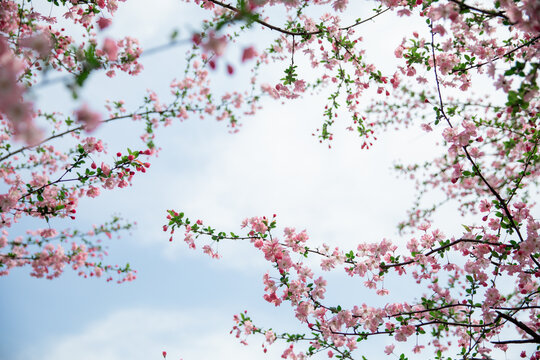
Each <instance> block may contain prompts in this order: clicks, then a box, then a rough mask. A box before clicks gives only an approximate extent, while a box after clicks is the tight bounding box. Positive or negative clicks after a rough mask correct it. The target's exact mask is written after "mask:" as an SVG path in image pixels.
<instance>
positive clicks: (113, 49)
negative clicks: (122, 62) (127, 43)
mask: <svg viewBox="0 0 540 360" xmlns="http://www.w3.org/2000/svg"><path fill="white" fill-rule="evenodd" d="M103 51H104V52H105V54H107V57H108V58H109V60H110V61H116V60H118V46H117V45H116V41H114V40H113V39H111V38H106V39H105V41H104V42H103Z"/></svg>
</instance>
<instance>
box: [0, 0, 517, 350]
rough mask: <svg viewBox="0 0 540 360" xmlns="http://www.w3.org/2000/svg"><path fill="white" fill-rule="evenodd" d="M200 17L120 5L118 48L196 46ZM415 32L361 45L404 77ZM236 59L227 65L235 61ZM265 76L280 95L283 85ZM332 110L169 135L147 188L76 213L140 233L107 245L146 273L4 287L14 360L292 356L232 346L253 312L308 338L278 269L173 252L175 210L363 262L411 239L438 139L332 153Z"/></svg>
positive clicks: (112, 128)
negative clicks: (406, 230) (266, 224)
mask: <svg viewBox="0 0 540 360" xmlns="http://www.w3.org/2000/svg"><path fill="white" fill-rule="evenodd" d="M199 19H200V9H197V8H196V7H194V6H193V5H186V4H183V3H181V2H177V1H172V0H171V1H169V0H163V1H160V2H159V5H158V6H149V5H148V2H145V1H143V0H129V1H127V2H126V3H120V10H119V11H118V13H117V15H116V16H115V22H114V25H113V27H112V28H111V29H110V30H108V31H109V33H108V34H107V35H109V36H116V35H118V36H120V35H122V34H124V35H125V34H129V35H130V36H134V37H136V38H139V39H140V41H141V44H142V45H143V48H151V47H152V46H155V45H160V44H163V43H166V42H167V38H168V35H169V34H170V33H171V32H172V30H173V29H174V28H179V29H180V38H186V37H187V38H189V37H190V36H191V32H192V31H193V30H194V29H197V26H198V24H199V22H198V21H199ZM417 25H418V24H417V23H414V22H411V20H409V19H405V20H404V19H396V18H382V17H381V19H380V22H378V23H376V24H368V25H366V27H365V28H364V29H363V30H362V31H365V32H366V35H365V39H366V42H367V45H366V46H367V47H368V48H370V49H372V51H373V54H374V55H373V56H377V57H378V58H377V61H378V63H379V64H381V66H383V67H384V66H387V67H391V66H392V60H391V59H392V56H393V49H394V47H395V46H396V45H397V44H399V43H400V41H401V37H402V36H403V35H404V34H405V33H406V32H407V31H410V30H411V29H415V26H417ZM397 29H399V31H396V30H397ZM421 29H422V28H419V30H421ZM424 30H425V29H424ZM373 34H377V36H374V35H373ZM381 38H385V39H388V43H391V44H393V45H392V46H390V45H388V44H387V43H384V44H383V43H382V42H381V41H380V39H381ZM243 41H246V43H249V42H250V41H252V39H251V38H248V39H245V40H243ZM185 51H186V48H185V47H177V48H173V49H170V50H168V51H165V52H161V53H158V54H155V55H151V56H148V57H146V58H144V59H143V60H142V62H143V64H144V67H145V70H144V71H143V73H142V74H141V75H139V76H138V77H128V76H122V75H119V76H118V77H117V78H115V79H114V80H109V79H108V78H106V77H105V76H103V75H99V74H97V75H93V77H92V78H91V79H90V80H89V83H88V85H87V86H86V87H85V89H84V90H83V92H82V93H81V99H80V100H79V102H78V103H74V102H73V101H71V100H70V98H69V93H68V92H67V91H66V90H65V89H64V87H63V85H62V84H56V85H51V86H49V87H47V88H43V89H40V91H39V93H37V94H36V97H37V99H38V101H39V103H40V104H41V106H42V107H43V108H49V109H57V110H61V111H64V112H66V113H68V112H69V111H71V110H73V109H75V108H76V107H77V106H78V104H80V103H81V102H87V103H89V104H91V105H93V106H96V107H98V106H101V104H102V103H103V101H104V100H105V99H107V98H110V99H120V98H122V99H125V100H126V103H127V104H128V105H131V104H137V101H138V99H140V98H141V96H143V94H144V91H145V89H147V88H151V89H156V91H157V92H158V94H160V93H166V91H167V86H168V83H169V82H170V80H171V79H172V78H174V77H180V75H181V73H182V71H183V67H182V66H183V64H184V61H183V59H184V53H185ZM236 55H237V54H235V53H233V52H231V53H230V54H228V55H226V56H229V57H230V61H235V59H234V57H235V56H236ZM218 71H222V72H223V68H221V69H218ZM280 71H281V70H280ZM235 76H236V77H228V76H225V75H220V77H219V78H220V79H221V80H220V81H221V82H219V83H218V85H217V86H221V87H223V88H231V87H233V86H234V85H235V83H236V82H238V81H242V80H245V79H246V77H245V76H243V75H242V73H241V70H238V71H237V74H236V75H235ZM266 76H268V77H269V78H270V79H274V81H276V79H279V78H280V77H281V76H282V75H281V73H273V72H269V73H268V74H266ZM322 100H324V96H314V97H311V98H307V99H304V100H299V101H295V102H292V103H290V104H285V105H282V104H280V103H279V102H276V101H272V100H264V103H263V104H264V105H265V106H264V110H262V111H260V112H259V113H258V114H257V115H256V116H255V117H251V118H247V119H245V120H244V121H243V126H242V128H241V131H240V132H239V133H237V134H229V133H228V131H227V128H226V126H225V124H223V123H218V122H216V121H212V120H205V121H201V120H198V119H189V120H187V121H185V122H182V123H175V124H173V125H172V126H171V127H169V128H167V129H165V130H163V129H161V130H160V131H158V133H157V140H156V142H157V144H158V146H160V147H161V148H162V149H163V150H162V151H161V153H160V154H159V157H158V158H156V159H154V160H153V161H152V166H151V168H150V169H149V171H148V172H147V174H145V175H144V176H139V177H137V178H136V179H135V180H134V183H133V186H132V187H130V188H128V189H124V190H118V191H116V190H115V191H113V192H103V193H102V195H101V196H100V197H98V198H96V199H84V200H83V201H81V202H80V205H79V208H78V214H77V227H80V228H82V229H85V228H86V229H88V228H90V227H91V225H92V224H99V223H102V222H103V221H106V220H108V219H109V218H110V216H111V215H113V214H120V215H122V216H123V217H125V218H127V219H130V220H133V221H136V222H137V227H136V228H135V229H134V230H132V231H131V233H130V234H125V235H124V236H122V238H121V239H113V240H111V241H110V242H109V243H108V245H109V254H110V256H109V259H108V261H109V262H111V263H120V264H123V263H125V262H129V263H130V264H131V266H132V267H133V268H135V269H137V271H138V276H137V280H135V281H134V282H130V283H124V284H121V285H117V284H114V283H107V282H105V281H104V280H103V279H82V278H80V277H78V276H76V275H75V274H74V273H73V272H71V271H69V270H68V271H66V272H65V273H64V274H63V275H62V276H61V277H60V278H58V279H55V280H52V281H49V280H44V279H34V278H31V277H30V276H29V270H28V269H15V270H13V271H12V272H11V273H10V274H9V276H6V277H3V278H0V307H1V308H2V309H3V310H2V311H1V312H0V323H1V324H2V327H1V330H0V359H1V360H34V359H36V360H38V359H39V360H67V359H70V360H71V359H77V360H85V359H101V360H120V359H131V360H143V359H145V360H149V359H160V358H161V352H162V351H167V353H168V354H169V356H168V359H169V358H170V359H180V358H183V359H184V360H188V359H190V360H192V359H193V360H194V359H197V360H204V359H215V358H217V357H219V358H235V359H273V358H279V356H280V354H281V351H282V350H283V349H284V347H283V345H279V344H277V345H274V346H273V347H270V349H269V352H268V353H267V354H264V353H263V351H262V348H261V343H262V340H263V339H262V338H256V337H252V338H250V339H248V342H249V343H250V346H244V345H241V344H240V343H239V342H238V340H237V339H235V338H234V336H232V335H230V334H229V331H230V330H231V327H232V326H233V321H232V317H233V315H234V314H237V313H239V312H241V311H244V310H248V312H249V314H250V315H252V317H253V319H254V320H255V322H256V324H259V325H260V326H264V327H271V328H274V329H276V330H277V331H280V330H292V331H294V330H295V329H297V330H302V328H301V327H298V324H297V322H296V321H295V319H294V315H293V312H292V310H291V309H290V308H289V307H288V306H282V307H280V308H275V307H274V306H273V305H271V304H268V303H266V302H265V301H264V300H263V299H262V295H263V290H264V286H263V284H262V276H263V274H264V273H265V272H266V271H268V270H271V267H270V266H269V264H267V263H266V262H265V260H264V258H263V257H262V256H261V254H259V253H258V252H257V251H255V250H254V249H252V247H251V245H250V244H248V243H240V242H235V243H223V244H221V245H220V248H219V251H220V253H221V255H222V258H221V259H220V260H213V259H210V258H209V257H208V256H206V255H204V254H201V252H200V251H192V250H189V249H188V248H187V246H185V244H184V243H183V242H182V241H181V238H180V237H178V238H177V239H176V240H175V241H173V242H172V243H170V242H169V241H168V235H167V234H166V233H163V231H162V230H161V228H162V226H163V225H164V224H165V222H166V221H165V216H166V210H167V209H175V210H178V211H184V212H185V213H186V214H188V216H190V217H191V218H201V219H204V220H205V222H206V223H208V224H213V226H215V227H217V228H219V229H224V230H226V231H235V232H239V229H240V224H241V222H242V220H243V219H245V218H246V217H251V216H263V215H266V216H271V215H272V214H274V213H275V214H277V216H278V217H277V220H278V228H279V229H283V228H284V227H286V226H290V227H296V228H297V229H298V230H302V229H306V230H307V231H308V233H309V235H310V242H311V244H313V245H316V244H322V243H327V244H330V245H331V246H338V245H339V246H340V247H343V248H354V247H355V244H358V243H360V242H375V241H379V240H381V239H382V238H395V239H397V238H398V236H397V227H396V225H397V223H398V222H399V221H400V220H403V219H404V217H405V212H406V210H407V208H408V207H409V206H410V205H411V204H412V201H413V199H414V195H413V182H412V181H410V180H407V179H402V178H398V177H397V175H396V174H395V173H394V172H393V171H392V166H393V164H394V163H395V161H405V162H407V163H408V162H410V163H413V162H418V161H423V160H426V159H428V158H429V156H432V154H433V152H434V151H437V150H436V147H435V143H436V142H437V141H438V138H437V136H438V135H437V133H436V132H434V133H430V134H427V133H425V132H422V131H420V130H419V129H418V128H415V127H413V128H411V129H405V130H399V131H398V132H393V133H392V132H389V133H383V134H380V136H379V140H378V141H376V142H375V144H374V146H373V147H372V148H371V149H369V150H368V151H365V150H361V149H360V146H361V144H362V142H361V141H360V139H358V138H357V137H356V136H355V135H354V134H352V133H348V132H347V131H344V129H343V128H344V126H342V127H339V124H338V125H337V126H336V128H335V129H334V130H335V132H336V136H335V137H336V140H335V141H334V143H333V144H332V149H328V147H327V146H326V145H324V144H323V145H321V144H319V142H318V141H317V139H316V138H315V137H313V136H312V135H311V134H312V133H313V131H314V129H316V128H317V127H318V126H319V125H320V123H321V122H322V110H321V108H320V104H321V103H322ZM138 131H139V129H137V128H136V124H133V123H131V122H123V123H122V122H117V123H114V124H110V125H107V127H106V128H105V127H104V128H101V129H99V130H98V132H97V133H96V137H99V138H104V139H106V141H107V143H108V149H109V152H110V153H116V152H117V151H124V149H125V147H126V144H134V145H131V146H137V144H139V146H140V142H138V140H137V139H136V136H137V134H138ZM119 134H122V136H119ZM128 146H129V145H128ZM449 214H450V216H448V215H449ZM440 216H441V218H444V219H446V220H445V221H444V223H443V224H441V227H442V228H443V230H447V231H448V233H450V232H451V231H452V229H456V228H460V222H461V221H462V220H461V219H459V218H458V219H456V218H455V215H453V212H452V211H451V209H442V214H441V215H440ZM452 216H454V217H452ZM58 225H61V224H60V223H58ZM28 226H31V225H30V224H28V223H21V224H20V226H19V228H20V229H21V231H24V228H25V227H28ZM71 226H73V224H71ZM326 275H327V276H328V278H329V280H330V281H329V283H330V285H329V289H328V296H327V297H328V299H329V301H336V302H339V303H341V304H350V305H352V304H355V303H361V302H364V301H378V302H380V301H381V300H380V298H376V297H374V295H373V294H370V293H366V290H364V289H362V284H361V282H359V281H358V280H357V281H356V282H355V280H354V279H353V280H351V279H347V278H345V276H344V274H343V273H342V272H336V273H330V274H326ZM406 289H407V288H406V287H405V285H400V284H398V283H396V293H397V294H399V295H400V296H404V294H406V296H410V297H411V299H412V297H414V296H416V295H418V294H414V293H407V292H406ZM390 340H391V339H381V340H377V343H376V344H377V346H370V347H366V348H365V349H363V350H362V351H359V353H362V354H365V355H366V356H367V357H368V358H371V357H370V355H371V356H373V357H372V358H375V359H376V358H377V357H378V356H380V355H381V354H382V349H383V347H384V345H387V344H389V343H390ZM280 350H281V351H280ZM223 354H226V356H225V357H224V355H223ZM510 359H511V358H510Z"/></svg>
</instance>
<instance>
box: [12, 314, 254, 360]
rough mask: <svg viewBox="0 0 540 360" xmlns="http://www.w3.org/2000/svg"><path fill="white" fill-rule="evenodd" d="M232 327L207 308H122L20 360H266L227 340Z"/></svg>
mask: <svg viewBox="0 0 540 360" xmlns="http://www.w3.org/2000/svg"><path fill="white" fill-rule="evenodd" d="M231 323H232V321H231V316H230V314H219V313H217V312H216V311H214V310H208V309H189V310H186V311H180V310H174V309H151V308H132V309H124V310H119V311H117V312H113V313H111V314H109V315H107V316H105V317H103V318H101V319H96V320H95V321H94V322H93V323H91V324H89V325H87V326H86V327H84V328H82V329H81V330H80V331H79V332H77V333H74V334H69V335H65V336H63V337H59V338H55V339H54V340H53V341H50V342H49V343H48V344H47V345H46V346H44V347H43V346H39V347H38V346H34V347H31V348H28V349H27V351H26V352H25V353H24V354H22V355H21V357H20V359H26V360H29V359H40V360H73V359H77V360H95V359H100V360H121V359H130V360H149V359H162V355H161V353H162V351H167V354H168V356H167V359H174V360H178V359H180V358H183V359H184V360H188V359H194V360H206V359H208V360H210V359H216V358H218V357H222V358H234V359H239V360H242V359H257V358H259V359H261V358H264V357H263V352H262V350H261V349H260V347H258V346H248V347H246V346H243V345H241V344H239V342H238V341H237V340H236V339H235V338H234V337H233V336H232V335H229V331H230V326H231ZM259 340H261V339H259ZM254 343H255V341H254ZM224 354H226V355H225V356H224ZM223 356H224V357H223Z"/></svg>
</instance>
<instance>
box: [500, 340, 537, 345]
mask: <svg viewBox="0 0 540 360" xmlns="http://www.w3.org/2000/svg"><path fill="white" fill-rule="evenodd" d="M490 342H491V343H492V344H527V343H537V341H535V340H534V339H523V340H503V341H490Z"/></svg>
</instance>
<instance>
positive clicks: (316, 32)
mask: <svg viewBox="0 0 540 360" xmlns="http://www.w3.org/2000/svg"><path fill="white" fill-rule="evenodd" d="M208 2H211V3H213V4H216V5H218V6H221V7H222V8H225V9H227V10H230V11H232V12H234V13H236V14H242V13H243V12H242V10H240V9H238V8H236V7H234V6H232V5H230V4H226V3H224V2H221V1H218V0H208ZM388 10H390V8H386V9H384V10H381V11H379V12H377V13H376V14H375V15H373V16H371V17H369V18H367V19H364V20H359V21H356V22H355V23H353V24H351V25H349V26H345V27H341V28H339V30H349V29H351V28H353V27H355V26H358V25H361V24H363V23H366V22H368V21H370V20H373V19H374V18H376V17H377V16H379V15H382V14H384V13H385V12H387V11H388ZM253 21H254V22H256V23H258V24H260V25H262V26H264V27H266V28H269V29H271V30H275V31H278V32H280V33H282V34H285V35H291V36H312V35H318V34H322V33H324V31H323V30H317V31H304V32H293V31H290V30H287V29H283V28H280V27H279V26H276V25H272V24H270V23H268V22H266V21H264V20H260V19H258V18H256V19H253Z"/></svg>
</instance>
